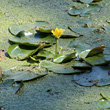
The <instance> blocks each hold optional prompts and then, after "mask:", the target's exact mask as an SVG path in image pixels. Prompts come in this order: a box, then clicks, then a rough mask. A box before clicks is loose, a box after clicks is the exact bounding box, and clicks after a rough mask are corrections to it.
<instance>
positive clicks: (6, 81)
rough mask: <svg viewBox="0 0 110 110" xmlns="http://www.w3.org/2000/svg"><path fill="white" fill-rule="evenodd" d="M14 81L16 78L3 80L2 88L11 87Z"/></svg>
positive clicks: (0, 83)
mask: <svg viewBox="0 0 110 110" xmlns="http://www.w3.org/2000/svg"><path fill="white" fill-rule="evenodd" d="M13 83H14V79H8V80H5V81H3V82H0V88H7V87H10V86H12V84H13Z"/></svg>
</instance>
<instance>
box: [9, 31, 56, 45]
mask: <svg viewBox="0 0 110 110" xmlns="http://www.w3.org/2000/svg"><path fill="white" fill-rule="evenodd" d="M9 40H10V41H11V42H14V43H18V44H22V45H28V46H39V45H40V44H42V43H46V44H47V46H48V45H50V43H55V42H56V39H55V37H53V36H52V35H49V34H43V33H40V32H37V33H36V34H33V33H30V32H26V31H21V32H19V33H18V34H17V35H16V36H15V37H13V38H10V39H9Z"/></svg>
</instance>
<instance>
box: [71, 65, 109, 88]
mask: <svg viewBox="0 0 110 110" xmlns="http://www.w3.org/2000/svg"><path fill="white" fill-rule="evenodd" d="M109 71H110V66H95V67H93V68H92V70H91V72H90V73H88V72H87V73H81V74H75V75H74V77H73V78H74V81H75V82H76V83H77V84H79V85H82V86H93V85H96V86H106V85H109V84H110V74H109Z"/></svg>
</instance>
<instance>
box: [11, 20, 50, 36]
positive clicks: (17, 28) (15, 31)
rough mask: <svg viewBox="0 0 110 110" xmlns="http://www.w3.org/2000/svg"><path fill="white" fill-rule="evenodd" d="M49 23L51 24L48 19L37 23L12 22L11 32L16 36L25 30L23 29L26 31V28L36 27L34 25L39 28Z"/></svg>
mask: <svg viewBox="0 0 110 110" xmlns="http://www.w3.org/2000/svg"><path fill="white" fill-rule="evenodd" d="M47 24H49V23H48V22H46V21H36V23H34V24H22V25H17V24H12V25H10V27H9V32H10V33H11V34H12V35H14V36H15V35H17V34H18V33H19V32H20V31H23V30H24V31H25V30H28V29H30V28H34V27H37V28H38V27H40V26H42V25H47Z"/></svg>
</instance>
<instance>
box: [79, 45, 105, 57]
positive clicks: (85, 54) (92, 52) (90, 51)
mask: <svg viewBox="0 0 110 110" xmlns="http://www.w3.org/2000/svg"><path fill="white" fill-rule="evenodd" d="M103 51H104V48H103V47H101V46H100V47H95V48H93V49H87V50H85V51H82V52H81V53H80V54H79V58H87V57H92V56H94V55H97V54H100V53H103Z"/></svg>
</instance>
